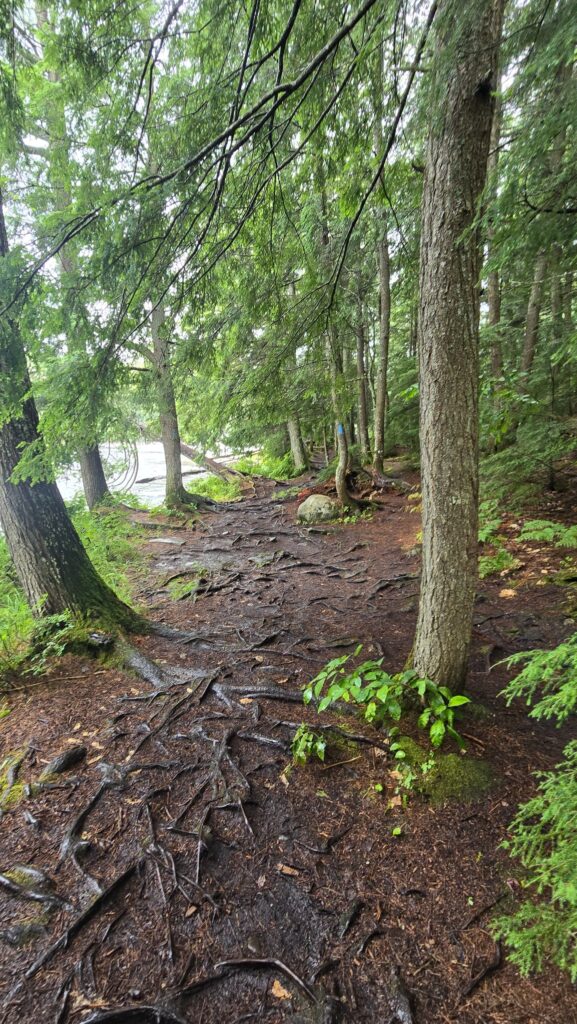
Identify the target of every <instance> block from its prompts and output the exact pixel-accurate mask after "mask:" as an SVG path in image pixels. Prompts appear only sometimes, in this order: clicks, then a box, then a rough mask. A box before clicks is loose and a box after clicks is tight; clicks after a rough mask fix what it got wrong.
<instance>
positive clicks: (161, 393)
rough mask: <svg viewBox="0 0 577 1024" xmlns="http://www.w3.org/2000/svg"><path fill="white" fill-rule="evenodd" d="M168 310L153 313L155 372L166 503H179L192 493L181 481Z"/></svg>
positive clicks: (157, 310)
mask: <svg viewBox="0 0 577 1024" xmlns="http://www.w3.org/2000/svg"><path fill="white" fill-rule="evenodd" d="M165 320H166V312H165V309H164V306H163V305H162V304H161V305H159V306H157V308H156V309H155V310H154V311H153V313H152V316H151V335H152V349H153V363H154V370H155V376H156V393H157V399H158V415H159V419H160V436H161V440H162V447H163V450H164V461H165V464H166V492H165V494H166V496H165V501H166V505H167V506H168V507H169V508H170V507H171V506H178V505H182V504H183V502H184V503H188V502H189V501H190V500H191V496H190V494H189V493H188V491H186V489H185V487H184V484H183V482H182V463H181V461H180V431H179V429H178V417H177V415H176V399H175V397H174V385H173V382H172V371H171V366H170V348H169V345H168V339H167V337H166V333H165V330H164V324H165Z"/></svg>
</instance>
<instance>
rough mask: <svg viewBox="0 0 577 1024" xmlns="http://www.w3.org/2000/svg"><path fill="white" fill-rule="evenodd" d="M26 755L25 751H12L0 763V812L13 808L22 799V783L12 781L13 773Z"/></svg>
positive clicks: (16, 780)
mask: <svg viewBox="0 0 577 1024" xmlns="http://www.w3.org/2000/svg"><path fill="white" fill-rule="evenodd" d="M25 755H26V751H25V750H12V751H10V753H9V754H7V755H6V757H5V758H4V760H3V761H1V762H0V810H1V811H6V810H8V809H9V808H10V807H15V806H16V804H17V803H19V802H20V800H22V798H23V797H24V783H23V782H20V781H19V780H18V779H17V778H16V779H15V780H14V781H12V776H13V773H14V772H17V770H18V766H19V765H20V764H21V763H22V761H23V759H24V757H25Z"/></svg>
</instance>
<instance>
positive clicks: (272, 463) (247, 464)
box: [235, 452, 296, 480]
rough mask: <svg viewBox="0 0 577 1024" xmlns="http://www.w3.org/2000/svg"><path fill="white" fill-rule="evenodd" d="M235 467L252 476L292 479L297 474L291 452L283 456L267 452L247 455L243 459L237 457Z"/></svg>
mask: <svg viewBox="0 0 577 1024" xmlns="http://www.w3.org/2000/svg"><path fill="white" fill-rule="evenodd" d="M235 469H238V470H240V472H241V473H249V474H250V475H251V476H266V477H270V479H271V480H290V478H291V477H292V476H295V475H296V473H295V465H294V462H293V460H292V455H291V454H290V452H288V453H287V454H286V455H282V456H276V455H270V454H268V453H267V452H256V453H255V454H254V455H245V456H244V457H243V458H242V459H237V461H236V462H235Z"/></svg>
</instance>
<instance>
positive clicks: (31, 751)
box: [0, 485, 577, 1024]
mask: <svg viewBox="0 0 577 1024" xmlns="http://www.w3.org/2000/svg"><path fill="white" fill-rule="evenodd" d="M268 491H269V488H268V487H267V486H264V485H262V486H261V487H260V492H261V493H260V496H255V498H254V499H251V500H249V501H244V502H242V503H241V504H239V505H237V506H230V507H228V508H226V509H224V510H222V511H220V512H218V513H215V514H211V515H207V516H204V517H203V520H202V524H201V526H200V527H197V529H195V530H194V531H191V530H182V529H171V528H170V526H168V527H166V528H164V527H163V529H162V533H161V534H160V535H159V536H158V535H157V536H154V535H153V536H151V538H150V539H149V538H146V539H145V542H144V547H145V549H146V552H147V557H148V558H149V570H148V572H147V575H146V586H145V588H144V590H143V595H142V599H143V601H145V602H146V604H147V606H148V608H149V613H150V615H151V617H154V618H155V619H156V620H157V621H160V622H164V623H165V624H166V625H168V626H171V627H175V628H178V629H181V630H183V631H186V632H188V633H192V634H193V635H192V637H190V636H189V637H188V638H187V639H186V640H180V641H178V640H176V639H174V638H172V639H159V638H158V637H147V638H143V639H142V640H140V641H139V642H138V648H139V650H140V652H141V653H142V654H143V655H146V656H148V657H150V658H154V659H155V660H156V662H157V663H158V664H159V665H160V666H161V668H164V669H165V670H166V676H165V680H164V682H163V683H162V684H161V685H159V686H156V687H154V686H148V687H147V686H146V685H145V684H143V683H142V681H141V680H138V679H137V678H136V677H134V676H131V675H129V674H126V673H124V672H121V671H119V670H115V669H113V668H110V669H107V670H104V669H103V668H102V666H101V664H100V663H98V662H92V661H90V660H88V659H83V658H71V657H67V658H66V659H64V661H63V662H62V663H61V665H60V666H59V668H58V669H57V670H56V671H55V672H54V673H52V675H51V677H50V679H48V680H47V681H44V682H43V683H42V685H41V686H39V687H38V688H37V689H34V688H31V689H30V691H29V693H28V694H27V693H24V694H23V695H22V697H21V698H20V699H19V700H18V701H17V702H16V705H15V707H14V710H13V712H12V714H11V716H10V718H9V720H7V721H9V727H8V725H7V724H6V723H5V724H4V726H3V729H2V731H1V733H0V737H1V740H2V743H3V746H4V748H5V750H4V752H6V750H8V749H12V750H13V749H14V748H21V749H22V750H23V751H25V752H26V758H25V760H24V761H23V764H22V768H21V779H23V780H26V781H28V782H32V781H33V780H37V779H38V776H39V774H40V772H41V770H42V768H43V767H44V765H45V764H46V762H48V761H49V760H50V758H51V757H52V756H53V755H54V754H56V753H58V752H60V751H62V750H65V749H67V747H69V748H72V746H73V745H74V744H75V743H76V744H78V743H82V744H84V745H85V746H86V748H87V752H88V753H87V758H86V760H85V761H84V762H82V763H81V764H79V765H77V766H76V767H74V768H72V769H71V771H70V772H67V773H65V774H63V775H61V776H58V777H57V778H56V779H55V780H53V782H52V785H51V786H50V787H44V788H42V789H40V790H34V789H33V791H32V793H31V795H30V796H28V798H24V797H25V794H23V799H22V801H21V802H19V803H17V804H16V805H15V806H14V807H13V808H12V809H10V810H8V811H7V812H6V813H5V815H4V817H3V820H2V821H1V822H0V837H1V844H2V845H1V862H0V871H4V872H5V871H6V870H9V869H10V868H14V865H30V864H32V865H35V866H36V867H38V868H39V869H41V870H42V871H44V872H46V873H47V875H48V876H49V878H50V879H52V880H53V888H43V886H44V885H46V886H47V885H48V883H47V882H46V880H43V879H41V878H40V877H39V878H37V879H36V880H35V882H34V885H33V887H32V889H33V892H34V893H35V895H36V896H37V899H35V900H32V899H30V898H28V899H23V898H22V895H23V894H22V893H20V896H18V895H15V894H14V892H13V891H12V892H11V891H9V887H7V886H6V884H5V883H4V884H2V883H1V881H0V929H2V930H3V935H4V940H5V941H4V943H3V944H2V947H1V954H2V959H3V964H2V967H1V974H0V977H1V979H2V989H3V995H2V1001H0V1007H1V1008H2V1016H1V1018H0V1019H1V1020H2V1021H4V1022H6V1024H16V1022H22V1021H33V1020H34V1021H37V1022H39V1024H44V1022H53V1021H55V1022H57V1024H66V1022H69V1021H70V1022H73V1024H88V1022H95V1024H99V1022H102V1024H104V1022H108V1024H114V1022H119V1024H122V1022H127V1024H128V1022H131V1024H152V1022H157V1024H169V1022H170V1024H175V1022H178V1021H180V1022H191V1024H192V1022H195V1024H216V1022H219V1024H233V1022H240V1021H249V1020H254V1021H259V1022H266V1024H276V1022H279V1024H280V1022H283V1024H284V1022H288V1021H291V1022H293V1024H297V1022H299V1021H300V1022H302V1024H305V1022H324V1024H330V1022H337V1021H342V1022H353V1021H354V1022H382V1024H386V1022H388V1021H391V1022H392V1021H393V1020H395V1019H396V1020H398V1021H399V1024H408V1022H409V1021H410V1019H411V1018H410V1016H409V1009H408V1007H407V1006H406V1005H405V1003H404V999H405V994H408V995H409V996H410V1000H411V1007H412V1013H413V1014H414V1020H415V1021H416V1022H419V1024H441V1022H446V1021H459V1022H463V1024H473V1022H475V1024H477V1022H479V1024H480V1022H483V1024H491V1022H493V1024H505V1022H507V1024H521V1022H527V1024H529V1022H535V1024H537V1022H540V1024H541V1022H550V1024H561V1022H563V1024H567V1022H569V1024H570V1022H575V1021H577V1001H576V998H575V993H574V992H573V990H572V988H571V986H570V985H569V983H568V982H567V981H566V980H565V979H564V978H562V977H561V976H560V975H559V974H558V973H557V972H553V971H550V972H549V973H548V975H547V976H546V978H539V979H532V980H531V981H522V980H520V979H519V977H518V975H517V972H516V971H515V970H514V969H513V968H512V967H511V966H510V965H508V964H507V963H503V962H502V960H501V958H500V955H499V950H498V949H497V947H496V946H495V943H494V941H493V940H492V938H491V936H490V934H489V932H488V930H487V923H488V920H489V917H490V909H491V908H492V906H493V905H494V904H495V903H496V901H500V900H502V901H504V900H505V899H510V898H511V896H512V895H513V896H514V895H515V893H516V891H517V889H518V884H517V883H516V881H515V880H514V878H513V877H512V867H511V864H510V862H509V861H508V860H507V858H506V856H505V854H504V853H503V852H502V851H500V850H499V849H498V847H499V843H500V841H501V840H502V839H503V838H504V836H505V834H506V827H507V823H508V821H510V819H511V817H512V813H513V810H514V806H515V803H516V802H517V800H518V798H519V794H520V795H521V796H522V795H524V793H525V792H527V793H528V791H529V790H528V787H529V782H528V771H529V770H530V769H536V768H547V767H549V766H550V765H552V764H553V763H554V762H555V759H556V757H557V755H558V752H559V749H560V739H559V736H558V734H555V732H554V730H551V729H546V728H542V727H537V726H535V725H534V724H530V722H529V720H528V719H527V718H526V715H525V714H524V711H523V709H517V708H512V709H509V710H508V709H506V708H505V707H504V706H503V702H502V701H501V700H498V699H497V698H496V694H497V692H498V690H499V689H500V688H501V687H502V685H503V678H504V677H503V673H502V670H497V671H495V672H492V673H491V674H490V675H489V674H488V671H487V670H488V668H489V666H490V665H491V664H492V663H493V662H494V661H496V660H498V658H499V657H501V656H503V654H506V653H509V652H510V651H512V650H514V649H522V648H525V647H527V646H537V645H539V644H540V643H550V642H554V641H555V640H556V639H558V638H559V637H560V636H562V635H563V613H562V610H561V609H560V601H561V597H560V593H559V592H558V591H556V590H555V588H553V587H550V586H548V585H547V586H544V587H542V588H541V589H540V590H539V591H536V590H535V588H530V587H529V586H526V587H520V589H519V590H518V591H516V592H515V596H514V598H509V599H506V598H503V597H500V596H499V593H500V591H501V589H502V583H500V582H499V581H497V582H495V583H488V584H487V585H485V586H484V587H483V593H482V600H480V603H479V605H478V613H477V617H476V623H477V630H476V652H475V661H474V665H473V674H472V678H471V687H470V688H471V693H472V694H473V695H474V697H475V700H476V701H478V702H479V703H480V704H482V705H483V706H484V711H483V712H482V717H472V716H471V717H470V718H469V719H467V721H466V723H465V724H464V725H463V729H464V731H465V732H466V733H467V734H468V736H469V755H470V756H472V757H475V758H477V759H479V760H483V761H484V762H487V764H488V765H489V766H490V768H491V771H492V773H493V774H494V777H495V780H494V784H493V786H492V787H491V789H490V790H489V791H488V792H486V793H485V794H483V795H481V796H480V797H479V798H478V799H476V800H473V801H472V802H468V803H463V802H461V801H455V800H452V801H448V802H446V803H444V804H442V805H440V806H432V805H431V804H430V803H429V802H428V801H426V800H425V799H423V798H421V797H418V796H415V797H414V798H413V799H412V800H411V802H410V804H409V807H408V808H407V809H406V810H403V809H402V808H401V807H398V806H396V804H397V803H398V801H393V806H392V807H391V806H390V797H391V796H392V794H393V792H394V778H392V777H391V776H390V770H391V768H392V767H393V766H392V765H391V763H390V760H389V758H388V756H387V753H386V751H385V750H383V749H381V746H382V741H383V737H382V735H381V736H379V734H378V733H376V732H374V733H373V732H371V730H370V729H369V728H368V727H362V726H361V725H360V724H359V722H358V721H356V720H355V719H354V718H351V719H347V720H344V721H341V722H340V725H341V727H342V728H344V729H345V730H350V731H352V732H354V733H359V732H361V733H363V735H364V736H365V737H366V738H367V740H369V742H367V743H362V744H358V745H352V744H348V743H346V742H342V743H340V744H338V743H337V744H335V743H333V744H332V745H330V746H329V751H328V758H327V763H326V764H325V765H324V766H321V765H320V764H315V765H310V766H307V767H306V768H298V769H293V770H292V771H291V772H290V773H288V774H287V773H286V772H283V769H285V768H286V766H287V764H288V762H289V760H290V754H289V747H290V741H291V738H292V734H293V732H294V724H295V723H298V722H300V721H303V720H310V721H313V720H314V718H315V717H316V716H315V713H314V712H312V711H310V710H308V709H304V708H303V707H302V704H301V702H300V687H301V685H302V684H303V683H304V682H305V681H307V680H308V679H310V678H311V676H312V675H313V674H314V673H315V672H316V671H317V670H318V667H319V666H320V665H321V664H323V663H324V662H326V661H327V660H328V658H329V657H334V656H335V655H337V654H341V653H344V652H347V653H348V652H351V651H352V650H353V649H354V647H355V646H356V644H357V643H359V642H362V643H363V644H364V652H363V653H364V654H365V656H367V657H369V656H374V657H379V656H381V655H382V656H383V657H384V659H385V666H386V667H387V668H390V669H396V668H398V667H400V666H401V665H402V663H403V661H404V659H405V658H406V656H407V653H408V650H409V647H410V642H411V636H412V631H413V628H414V619H415V610H416V595H417V587H418V580H417V578H416V573H417V571H418V559H417V558H416V556H415V554H414V553H413V552H412V549H413V547H414V543H415V536H416V531H417V528H418V524H417V517H415V516H414V515H411V514H410V512H409V511H408V509H407V502H406V499H404V498H402V497H397V496H394V495H391V496H389V497H388V498H387V501H386V504H385V506H384V508H383V509H382V510H381V511H379V512H378V513H377V514H376V515H375V517H374V519H373V520H372V521H371V522H366V521H361V522H358V523H356V524H352V525H337V526H330V527H327V529H326V531H325V530H315V531H313V532H309V531H307V530H305V529H302V528H299V527H297V526H296V525H295V516H294V512H295V507H296V506H295V502H294V501H288V502H285V501H283V500H282V490H279V491H277V492H275V495H273V496H272V497H270V496H269V494H268ZM167 541H170V542H171V543H167ZM540 557H541V556H540V555H538V554H535V555H534V556H532V561H531V565H530V566H529V564H528V562H526V563H525V566H524V567H522V569H521V570H520V571H521V573H523V572H525V573H526V574H527V576H528V577H529V576H530V575H531V574H533V575H534V576H536V575H538V574H539V572H540V566H539V558H540ZM199 566H202V567H203V568H204V570H205V573H204V582H203V583H202V584H201V586H200V588H199V590H198V592H197V598H196V600H195V601H193V600H192V599H191V598H190V597H184V598H183V599H181V600H174V599H171V598H170V597H169V596H168V588H169V586H170V584H169V579H170V578H171V577H173V579H172V586H174V584H175V583H182V581H183V580H184V581H185V580H186V579H187V577H186V576H182V575H181V574H183V573H187V572H189V571H190V572H193V573H196V576H198V567H199ZM174 577H176V579H174ZM176 596H178V595H176ZM504 605H505V606H506V607H504ZM565 632H566V627H565ZM325 721H330V719H328V718H327V719H325ZM375 784H378V785H379V786H382V787H383V792H382V793H381V792H377V790H375ZM398 829H400V834H398V835H396V834H393V833H394V832H396V831H397V830H398ZM12 877H14V876H12ZM16 877H18V878H19V877H20V876H18V875H17V876H16ZM20 880H21V881H22V882H24V881H25V879H24V877H23V876H22V878H21V879H20ZM28 896H29V897H30V891H29V890H28ZM23 923H24V931H23V930H22V926H23ZM23 939H26V940H27V941H26V944H24V945H18V944H16V945H14V944H10V943H14V942H19V941H22V940H23ZM493 968H494V969H493Z"/></svg>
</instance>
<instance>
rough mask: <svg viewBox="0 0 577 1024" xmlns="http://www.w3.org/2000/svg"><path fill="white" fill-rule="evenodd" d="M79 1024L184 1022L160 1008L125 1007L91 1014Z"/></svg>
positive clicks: (171, 1023)
mask: <svg viewBox="0 0 577 1024" xmlns="http://www.w3.org/2000/svg"><path fill="white" fill-rule="evenodd" d="M80 1024H186V1021H184V1020H183V1018H182V1017H177V1016H176V1014H175V1013H172V1011H171V1010H164V1009H163V1008H162V1007H161V1006H126V1007H124V1009H119V1010H102V1011H98V1012H97V1013H91V1014H90V1017H83V1018H82V1021H81V1022H80Z"/></svg>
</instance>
